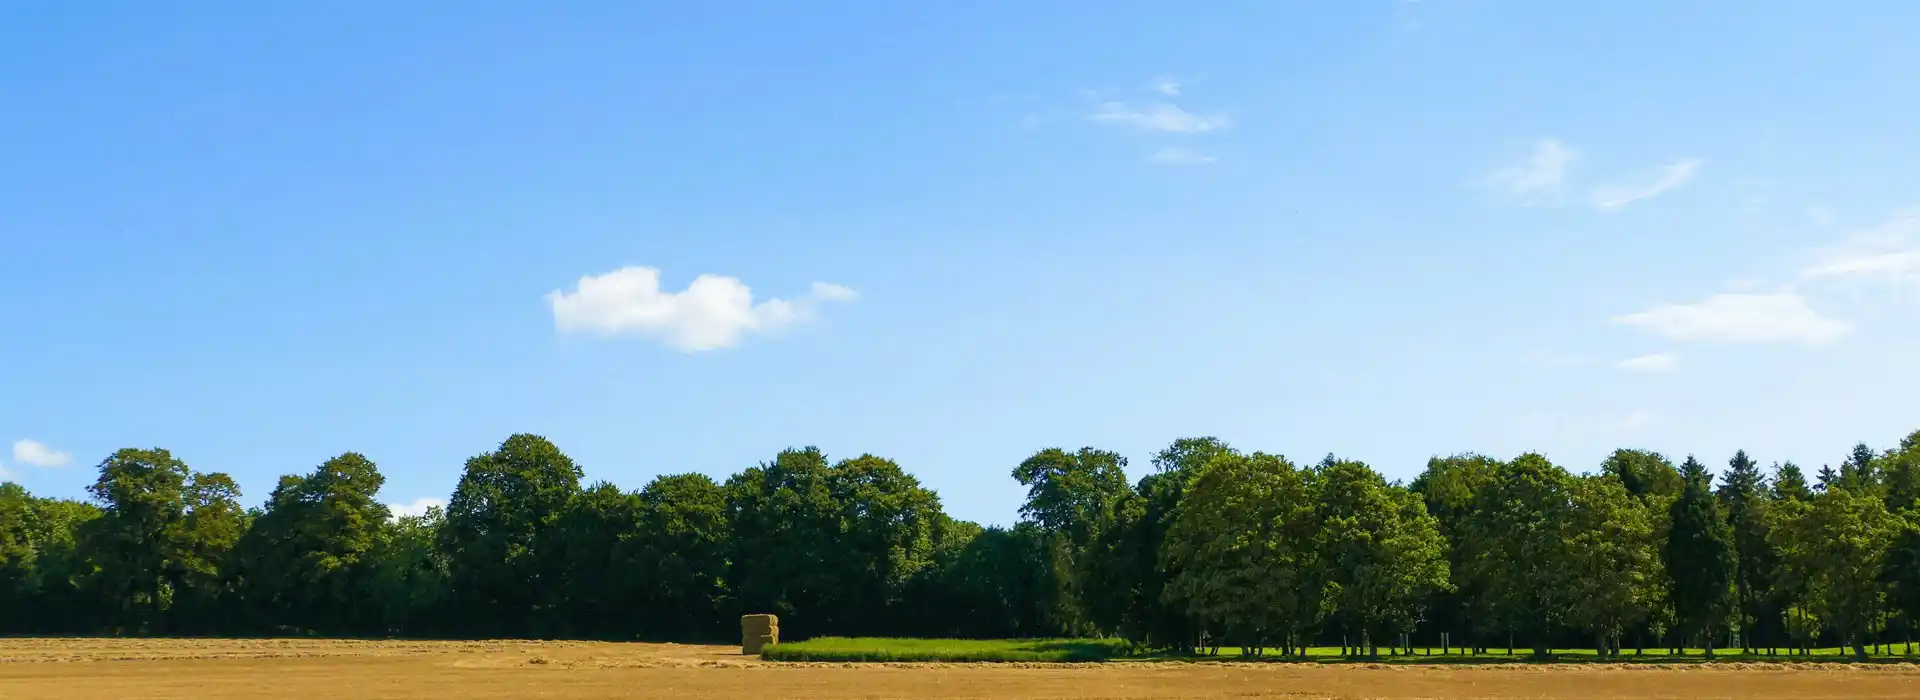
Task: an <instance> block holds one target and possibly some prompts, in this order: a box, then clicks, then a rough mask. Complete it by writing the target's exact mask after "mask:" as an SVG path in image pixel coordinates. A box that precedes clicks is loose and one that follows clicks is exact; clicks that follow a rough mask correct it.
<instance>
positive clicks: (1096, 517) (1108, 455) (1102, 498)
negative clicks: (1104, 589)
mask: <svg viewBox="0 0 1920 700" xmlns="http://www.w3.org/2000/svg"><path fill="white" fill-rule="evenodd" d="M1126 465H1127V460H1126V458H1125V457H1121V456H1120V455H1118V454H1116V453H1113V452H1107V451H1104V450H1096V449H1094V448H1091V447H1085V448H1081V449H1080V451H1078V452H1067V451H1065V450H1062V449H1059V448H1048V449H1045V450H1041V451H1039V452H1037V453H1035V454H1034V455H1033V456H1032V457H1028V458H1027V459H1026V460H1024V461H1022V462H1021V463H1020V465H1019V466H1017V467H1015V468H1014V470H1013V478H1014V479H1015V480H1017V481H1019V482H1020V485H1022V486H1025V487H1027V501H1026V503H1025V504H1023V505H1021V506H1020V514H1021V515H1022V516H1023V517H1025V518H1026V519H1027V520H1028V521H1029V522H1032V523H1034V524H1035V525H1038V526H1039V527H1040V529H1041V531H1043V532H1046V533H1047V534H1049V535H1050V536H1051V538H1052V540H1053V541H1052V543H1051V546H1052V548H1053V551H1054V555H1053V561H1054V568H1055V569H1056V571H1058V572H1059V573H1058V575H1057V576H1056V577H1055V578H1056V580H1057V581H1058V582H1059V583H1061V584H1063V590H1062V591H1061V592H1060V595H1059V596H1058V598H1057V600H1058V603H1057V606H1056V610H1057V615H1058V616H1059V619H1060V620H1061V621H1062V623H1063V625H1062V626H1063V627H1065V628H1066V629H1068V630H1069V631H1072V632H1074V633H1076V634H1078V633H1090V632H1095V631H1098V630H1097V623H1098V622H1099V621H1100V620H1096V617H1106V616H1105V615H1102V614H1101V613H1104V612H1106V611H1105V610H1101V609H1098V606H1097V603H1098V602H1099V601H1095V600H1093V598H1094V594H1093V592H1092V591H1091V587H1092V586H1095V585H1100V583H1101V582H1099V581H1097V580H1095V579H1094V577H1093V576H1091V575H1089V572H1088V570H1087V567H1084V566H1082V564H1083V563H1084V562H1089V561H1093V560H1095V559H1097V558H1098V555H1096V554H1092V553H1093V552H1094V551H1095V548H1096V545H1097V544H1099V543H1100V542H1101V541H1102V537H1103V535H1105V534H1106V533H1107V531H1108V530H1109V529H1110V528H1112V527H1114V525H1115V523H1116V520H1117V519H1118V518H1119V517H1120V516H1121V515H1122V513H1123V511H1122V510H1121V509H1122V508H1125V507H1126V505H1127V504H1128V503H1129V501H1130V500H1131V499H1132V489H1131V488H1129V487H1128V485H1127V475H1126Z"/></svg>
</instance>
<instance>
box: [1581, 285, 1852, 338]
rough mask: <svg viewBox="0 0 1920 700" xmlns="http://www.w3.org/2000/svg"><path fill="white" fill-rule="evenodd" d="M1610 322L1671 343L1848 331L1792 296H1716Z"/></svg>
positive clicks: (1831, 335) (1837, 334) (1832, 335)
mask: <svg viewBox="0 0 1920 700" xmlns="http://www.w3.org/2000/svg"><path fill="white" fill-rule="evenodd" d="M1613 321H1614V322H1615V323H1622V324H1626V325H1630V326H1637V327H1639V328H1641V329H1644V330H1647V331H1650V332H1653V333H1656V334H1659V335H1662V336H1665V337H1668V338H1672V339H1674V340H1712V341H1721V342H1728V343H1805V344H1809V345H1813V344H1820V343H1826V342H1831V341H1833V340H1835V339H1837V338H1839V337H1840V336H1843V335H1846V334H1847V333H1848V332H1849V331H1851V330H1853V327H1852V326H1850V325H1848V324H1847V323H1846V322H1843V321H1837V320H1834V319H1830V318H1827V317H1825V316H1821V315H1820V314H1819V312H1816V311H1814V310H1813V308H1812V307H1810V306H1808V305H1807V302H1806V299H1804V298H1802V297H1801V296H1800V295H1798V294H1795V293H1793V292H1773V293H1747V294H1740V293H1727V294H1715V295H1713V296H1711V297H1708V298H1707V300H1706V301H1702V302H1699V303H1694V304H1662V305H1659V306H1655V307H1653V308H1651V309H1647V310H1646V311H1641V312H1638V313H1631V314H1625V315H1622V316H1615V317H1614V318H1613Z"/></svg>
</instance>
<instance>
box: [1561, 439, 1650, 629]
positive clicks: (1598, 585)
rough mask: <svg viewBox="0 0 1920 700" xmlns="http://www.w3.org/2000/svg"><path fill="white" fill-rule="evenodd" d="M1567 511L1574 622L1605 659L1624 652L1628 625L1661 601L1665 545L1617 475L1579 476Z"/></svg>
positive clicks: (1634, 623)
mask: <svg viewBox="0 0 1920 700" xmlns="http://www.w3.org/2000/svg"><path fill="white" fill-rule="evenodd" d="M1570 495H1571V496H1572V498H1571V509H1570V510H1569V512H1568V517H1567V527H1566V533H1565V535H1564V538H1565V539H1564V541H1565V543H1566V548H1567V554H1566V557H1567V558H1566V561H1567V567H1568V571H1569V572H1570V573H1571V574H1572V576H1571V579H1570V581H1571V584H1572V585H1571V593H1572V595H1571V596H1570V598H1571V600H1572V602H1573V608H1572V609H1571V610H1570V611H1569V617H1570V620H1569V621H1570V622H1571V623H1573V624H1574V625H1576V626H1578V627H1579V628H1581V629H1583V630H1586V631H1587V633H1588V634H1591V635H1593V636H1594V649H1595V650H1596V651H1597V652H1598V653H1599V655H1600V656H1602V657H1605V656H1608V655H1614V654H1618V653H1620V646H1621V644H1620V642H1621V637H1622V635H1624V634H1625V633H1626V630H1627V628H1629V627H1631V626H1633V625H1636V624H1639V623H1640V622H1641V621H1643V620H1645V619H1646V618H1647V616H1648V615H1650V614H1652V612H1653V609H1654V606H1656V605H1657V604H1658V603H1659V602H1660V591H1659V586H1660V584H1661V582H1662V581H1663V580H1664V579H1663V577H1662V576H1661V575H1660V547H1659V544H1660V543H1659V541H1658V539H1657V538H1656V534H1655V530H1654V522H1653V520H1654V519H1653V516H1652V514H1651V513H1649V512H1648V510H1647V506H1646V504H1645V503H1643V502H1641V501H1640V500H1639V499H1637V498H1634V497H1633V496H1632V494H1630V493H1628V492H1627V489H1626V487H1625V486H1624V485H1622V484H1621V483H1620V480H1619V478H1618V477H1616V476H1613V475H1602V476H1588V477H1577V478H1575V479H1574V480H1573V482H1572V489H1571V494H1570Z"/></svg>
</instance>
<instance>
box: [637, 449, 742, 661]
mask: <svg viewBox="0 0 1920 700" xmlns="http://www.w3.org/2000/svg"><path fill="white" fill-rule="evenodd" d="M640 504H641V510H640V520H641V528H640V532H641V536H642V537H644V538H645V547H644V553H643V554H642V555H641V557H640V560H641V565H642V567H643V570H642V572H641V576H640V578H641V580H642V582H643V583H642V585H643V586H645V588H644V589H643V595H642V596H641V600H642V609H643V610H644V611H645V618H644V619H645V623H644V628H645V629H647V630H649V631H650V632H652V633H653V634H654V635H656V636H659V637H660V638H662V639H696V640H700V639H724V638H725V637H724V636H723V634H724V633H725V632H730V631H732V630H730V629H727V628H726V627H725V626H724V625H723V624H722V617H723V611H730V610H732V609H733V608H732V602H731V598H730V597H729V594H730V591H729V589H728V581H727V558H728V555H729V554H730V553H731V548H732V547H733V529H732V526H731V524H730V523H729V522H728V520H727V494H726V491H725V490H723V489H721V487H720V485H719V484H717V483H714V481H713V479H711V478H708V477H707V476H706V475H704V474H679V475H672V476H661V477H657V478H655V479H654V480H653V481H652V482H651V483H648V484H647V487H646V488H644V489H641V490H640Z"/></svg>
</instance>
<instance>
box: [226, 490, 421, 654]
mask: <svg viewBox="0 0 1920 700" xmlns="http://www.w3.org/2000/svg"><path fill="white" fill-rule="evenodd" d="M385 483H386V478H385V477H383V476H381V474H380V470H379V467H378V466H376V465H375V464H374V463H373V461H372V460H369V459H367V458H366V457H365V456H363V455H361V454H359V453H355V452H348V453H345V454H342V455H340V456H338V457H334V458H332V459H329V460H327V461H326V462H325V463H323V464H321V465H320V466H319V467H316V468H315V469H314V470H313V471H312V472H310V473H308V474H306V475H303V476H287V477H283V478H282V479H281V480H280V485H279V486H278V487H277V488H275V489H274V490H273V494H272V496H270V497H269V498H268V500H267V506H266V509H265V510H264V511H263V512H262V513H261V514H260V516H259V517H258V518H256V519H254V521H253V523H252V526H251V527H249V528H248V529H247V531H246V533H245V534H243V535H242V536H241V537H240V540H239V543H238V545H237V546H238V550H237V551H236V553H235V556H234V557H233V558H232V560H230V561H229V563H228V567H227V571H226V575H227V577H228V578H229V579H230V580H231V581H232V583H233V585H234V586H236V587H237V589H238V590H237V592H238V593H239V594H240V596H241V598H242V599H243V600H244V601H245V603H246V606H247V608H248V609H249V614H248V617H249V618H250V621H249V623H248V624H249V625H250V626H253V627H255V628H256V629H260V630H262V631H268V630H272V629H273V628H274V627H277V626H282V625H284V626H288V627H292V628H295V629H298V630H300V631H303V632H320V633H324V634H354V633H367V632H377V631H379V630H378V628H379V627H380V626H381V625H380V623H379V620H380V617H381V614H380V601H379V600H377V599H375V598H373V597H372V596H370V595H369V591H368V590H367V585H368V583H369V581H370V576H371V574H372V566H373V564H374V561H373V559H372V557H371V553H372V552H373V550H374V549H375V547H376V546H378V544H379V542H380V539H381V535H382V532H381V530H382V529H383V528H384V527H386V525H387V520H388V518H389V517H390V514H389V513H388V511H387V507H386V506H385V505H384V504H382V503H380V501H379V500H378V496H379V493H380V487H381V485H383V484H385Z"/></svg>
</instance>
